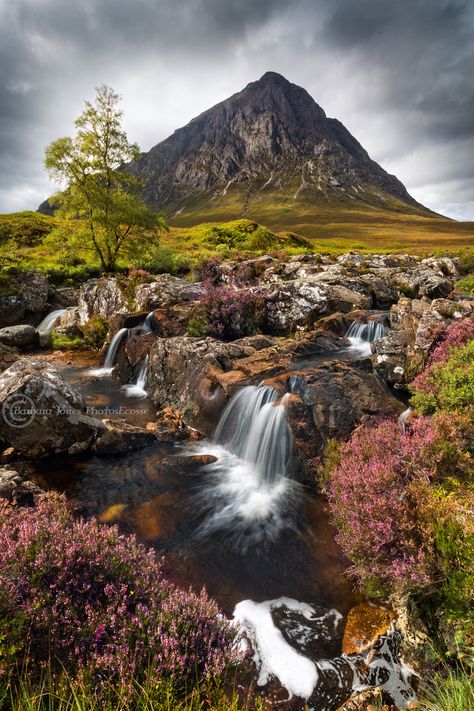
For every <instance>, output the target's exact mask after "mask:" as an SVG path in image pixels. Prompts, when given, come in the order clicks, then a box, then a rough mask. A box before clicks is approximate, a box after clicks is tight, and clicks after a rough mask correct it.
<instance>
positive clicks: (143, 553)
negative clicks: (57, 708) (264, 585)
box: [0, 494, 233, 708]
mask: <svg viewBox="0 0 474 711" xmlns="http://www.w3.org/2000/svg"><path fill="white" fill-rule="evenodd" d="M0 582H1V586H0V621H1V636H0V698H1V697H3V698H4V699H7V698H9V697H11V696H13V698H15V697H17V696H18V694H20V695H21V693H22V690H21V684H20V686H19V680H18V674H17V672H18V669H19V668H21V667H22V666H23V667H24V666H25V665H26V666H27V667H28V671H29V676H30V682H29V683H30V684H37V685H38V687H37V688H41V683H44V682H45V680H46V681H47V684H48V686H50V687H51V685H53V686H56V685H57V684H59V683H60V680H61V679H63V680H64V676H65V673H66V670H67V676H68V677H69V680H70V684H69V689H68V690H67V691H68V693H69V695H70V696H71V691H72V690H73V689H74V690H75V693H76V694H79V695H80V694H81V693H82V692H83V690H86V689H89V690H92V693H91V696H92V698H94V699H95V701H96V703H97V706H98V707H100V708H104V705H101V704H102V702H104V704H107V703H108V704H109V705H110V707H113V708H117V706H113V703H118V701H120V703H123V702H126V705H125V708H127V707H128V708H137V707H136V706H133V703H135V701H134V700H135V699H136V697H137V694H138V696H139V697H142V698H143V696H144V694H145V689H148V690H150V687H152V688H153V691H154V693H156V695H159V694H160V693H164V694H165V698H166V694H169V692H170V689H173V696H174V697H176V698H178V699H179V696H180V695H181V698H185V697H186V694H187V693H189V692H190V691H192V689H193V687H194V685H195V683H196V679H198V678H199V679H201V683H202V684H205V682H206V679H207V680H210V679H212V678H214V677H218V676H220V675H222V673H223V672H224V671H225V669H226V668H227V667H228V665H229V664H230V663H231V661H232V652H231V648H232V646H231V642H232V638H233V632H232V630H231V629H230V627H229V626H228V624H227V622H226V621H225V620H224V618H222V617H221V616H220V615H219V614H218V610H217V607H216V605H215V603H214V602H213V601H211V600H210V599H209V598H208V597H207V595H206V594H205V592H204V591H202V592H201V593H200V594H199V595H197V594H195V593H193V592H191V591H187V592H186V591H183V590H179V589H178V588H176V587H175V586H174V585H172V584H171V583H170V582H169V581H168V580H167V579H166V578H165V576H164V574H163V572H162V568H161V563H160V562H159V560H158V559H157V558H156V557H155V555H154V553H153V552H152V551H147V550H146V549H145V548H144V547H143V546H141V545H139V544H138V543H136V541H135V539H134V538H133V537H131V536H122V535H120V534H119V532H118V530H117V529H116V528H115V527H108V526H105V525H103V524H99V523H98V522H96V521H83V520H75V519H74V518H73V517H72V515H71V513H70V512H69V510H68V508H67V506H66V503H65V500H64V499H63V498H62V497H60V496H58V495H55V494H49V495H44V496H43V497H42V498H41V500H40V502H39V503H38V505H37V506H36V507H34V508H31V509H18V508H15V507H12V506H10V505H8V504H4V505H2V507H1V509H0ZM151 673H153V674H154V675H155V682H154V684H153V683H152V678H151V676H150V675H151ZM45 674H46V675H48V676H46V677H45ZM51 675H52V676H51ZM144 685H145V686H144ZM150 693H151V691H150ZM145 698H146V697H145ZM127 705H128V706H127ZM17 707H18V706H17ZM23 708H26V707H23ZM173 708H174V707H173Z"/></svg>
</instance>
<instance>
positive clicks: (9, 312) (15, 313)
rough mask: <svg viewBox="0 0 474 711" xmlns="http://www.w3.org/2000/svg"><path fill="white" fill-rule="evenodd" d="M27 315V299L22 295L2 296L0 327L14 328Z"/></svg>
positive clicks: (0, 300)
mask: <svg viewBox="0 0 474 711" xmlns="http://www.w3.org/2000/svg"><path fill="white" fill-rule="evenodd" d="M24 315H25V298H24V296H23V295H22V294H10V295H8V296H0V326H1V327H3V326H13V325H14V324H16V323H19V322H20V321H21V320H22V319H23V316H24Z"/></svg>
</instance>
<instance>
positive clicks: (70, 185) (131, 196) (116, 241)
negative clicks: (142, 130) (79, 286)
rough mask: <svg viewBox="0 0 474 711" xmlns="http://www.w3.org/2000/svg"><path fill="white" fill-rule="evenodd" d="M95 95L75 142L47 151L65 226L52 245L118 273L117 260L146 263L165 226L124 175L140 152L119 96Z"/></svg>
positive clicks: (101, 90)
mask: <svg viewBox="0 0 474 711" xmlns="http://www.w3.org/2000/svg"><path fill="white" fill-rule="evenodd" d="M96 91H97V95H96V100H95V104H92V103H91V102H89V101H86V108H85V109H84V111H83V112H82V114H81V115H80V116H79V118H78V119H77V120H76V121H75V125H76V128H77V131H76V135H75V136H74V138H70V137H64V138H58V139H57V140H56V141H53V142H52V143H51V144H50V145H49V146H48V147H47V148H46V152H45V167H46V170H47V171H48V174H49V176H50V178H51V179H52V180H54V181H55V182H57V183H58V184H59V185H60V186H61V188H62V190H61V192H60V193H58V194H57V195H55V196H54V197H53V198H52V202H53V203H54V204H56V205H58V211H57V213H56V214H57V215H58V217H61V218H64V219H65V220H66V222H63V223H62V224H60V225H59V226H58V227H57V228H56V229H55V230H54V231H53V232H52V233H51V235H50V241H53V243H56V244H57V245H61V246H62V248H63V250H64V251H66V252H69V253H71V251H72V252H74V251H75V250H76V249H78V248H80V249H83V248H84V247H89V248H91V249H92V250H93V251H94V252H95V254H96V255H97V257H98V258H99V260H100V264H101V267H102V269H103V270H104V271H114V269H115V267H116V264H117V259H118V257H119V256H122V255H127V254H128V255H129V256H132V257H133V258H137V257H138V258H142V259H143V258H144V257H145V256H146V254H147V253H148V252H149V251H150V250H151V251H153V250H154V249H156V247H157V246H158V235H159V231H160V230H162V229H167V226H166V222H165V220H164V218H163V217H160V216H159V215H157V214H156V213H153V212H152V211H151V210H149V208H148V207H147V206H146V205H145V203H144V202H143V200H142V199H141V197H140V194H139V183H138V180H137V178H136V177H135V176H134V175H133V174H132V173H130V172H128V171H126V170H124V166H125V165H126V164H127V163H128V162H130V161H131V160H134V159H136V158H138V156H139V149H138V146H137V145H136V144H130V143H129V142H128V139H127V135H126V133H125V131H124V130H123V128H122V125H121V122H122V116H123V112H122V111H121V110H119V109H118V108H117V104H118V102H119V101H120V97H119V95H118V94H116V93H115V92H114V91H113V90H112V89H111V88H110V87H107V86H105V85H102V86H100V87H98V88H97V89H96ZM78 218H79V219H78ZM72 221H74V222H72ZM145 233H146V237H145Z"/></svg>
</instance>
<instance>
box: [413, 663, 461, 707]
mask: <svg viewBox="0 0 474 711" xmlns="http://www.w3.org/2000/svg"><path fill="white" fill-rule="evenodd" d="M417 708H419V709H420V711H471V709H473V708H474V677H473V676H472V673H471V671H470V670H469V668H467V667H463V666H461V667H460V668H457V669H451V668H449V667H445V668H444V669H443V670H442V672H440V673H437V674H436V675H435V677H434V678H433V679H432V680H431V683H430V684H429V688H428V690H427V691H426V692H425V693H424V694H423V696H422V698H421V699H420V703H419V706H418V707H417Z"/></svg>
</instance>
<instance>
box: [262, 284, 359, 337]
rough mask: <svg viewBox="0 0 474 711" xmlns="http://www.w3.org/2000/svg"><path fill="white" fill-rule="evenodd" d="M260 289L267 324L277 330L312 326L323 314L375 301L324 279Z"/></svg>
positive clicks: (292, 329) (343, 310)
mask: <svg viewBox="0 0 474 711" xmlns="http://www.w3.org/2000/svg"><path fill="white" fill-rule="evenodd" d="M259 293H260V294H261V295H262V296H263V298H264V299H265V301H266V304H267V314H268V315H267V319H268V324H269V327H270V329H271V330H272V331H273V332H275V333H286V332H289V331H294V330H295V329H298V328H311V327H312V326H313V325H314V323H315V322H316V321H318V319H320V318H322V317H323V316H327V315H329V314H332V313H336V312H343V313H344V312H348V311H353V310H354V309H367V308H370V307H371V305H372V299H371V297H370V296H366V295H364V294H361V293H358V292H356V291H351V290H350V289H348V288H347V287H345V286H338V285H336V284H326V283H324V282H321V283H318V282H313V281H289V282H279V283H276V284H274V285H272V286H271V287H266V288H265V289H264V288H262V287H260V288H259Z"/></svg>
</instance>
